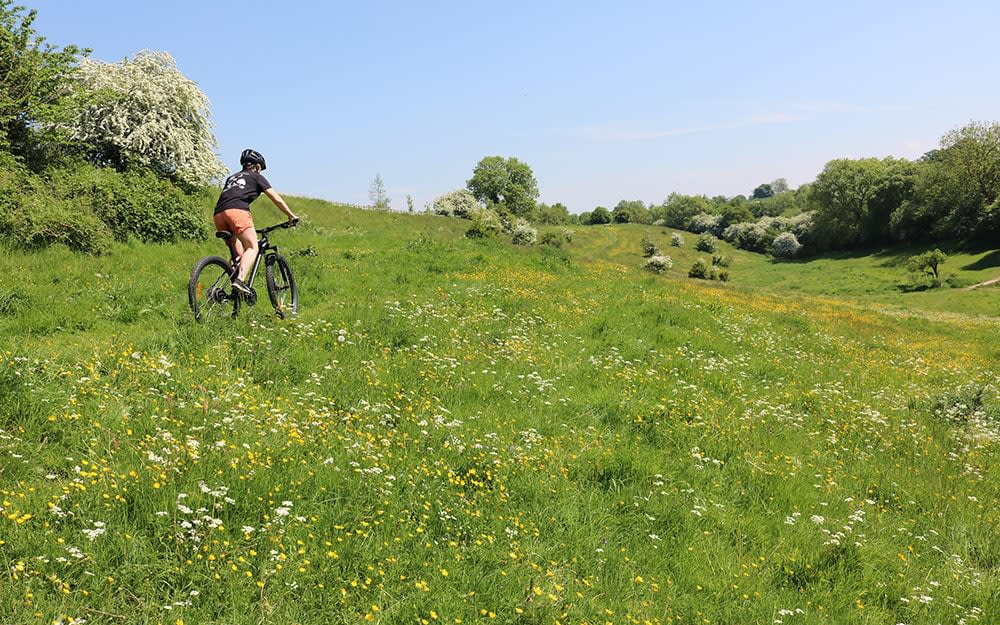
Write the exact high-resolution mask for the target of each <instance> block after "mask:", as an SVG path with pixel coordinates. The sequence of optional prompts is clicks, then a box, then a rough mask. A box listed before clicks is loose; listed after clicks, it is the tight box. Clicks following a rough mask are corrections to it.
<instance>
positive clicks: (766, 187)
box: [751, 182, 774, 200]
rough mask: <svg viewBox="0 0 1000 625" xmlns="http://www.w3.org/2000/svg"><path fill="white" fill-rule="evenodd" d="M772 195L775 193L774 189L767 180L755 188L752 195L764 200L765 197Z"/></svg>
mask: <svg viewBox="0 0 1000 625" xmlns="http://www.w3.org/2000/svg"><path fill="white" fill-rule="evenodd" d="M772 195H774V189H773V188H772V187H771V185H770V184H768V183H766V182H765V183H764V184H762V185H759V186H758V187H757V188H756V189H754V190H753V194H752V195H751V197H753V199H755V200H763V199H765V198H769V197H771V196H772Z"/></svg>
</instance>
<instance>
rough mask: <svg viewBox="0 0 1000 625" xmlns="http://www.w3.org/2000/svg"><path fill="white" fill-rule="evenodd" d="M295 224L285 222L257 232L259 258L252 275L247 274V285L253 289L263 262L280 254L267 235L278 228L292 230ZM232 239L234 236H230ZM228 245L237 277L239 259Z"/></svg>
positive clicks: (256, 259) (251, 269) (252, 269)
mask: <svg viewBox="0 0 1000 625" xmlns="http://www.w3.org/2000/svg"><path fill="white" fill-rule="evenodd" d="M293 225H294V224H293V223H291V222H287V221H286V222H284V223H280V224H275V225H273V226H268V227H267V228H261V229H260V230H258V231H257V258H255V259H254V261H253V267H251V268H250V273H248V274H247V280H246V284H247V286H249V287H250V288H253V283H254V281H255V280H256V279H257V272H258V271H259V270H260V262H261V260H266V259H265V256H270V255H272V254H276V253H277V252H278V246H277V245H272V244H271V242H270V241H269V240H268V238H267V234H268V233H269V232H271V231H272V230H277V229H278V228H291V227H292V226H293ZM229 236H230V238H231V237H232V236H233V235H229ZM226 245H227V246H228V247H229V256H230V263H231V264H232V266H233V277H234V278H235V277H236V273H237V272H238V271H239V257H238V256H236V253H235V251H234V247H233V246H232V245H230V244H229V241H228V240H227V241H226Z"/></svg>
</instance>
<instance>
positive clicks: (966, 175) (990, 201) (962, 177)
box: [938, 122, 1000, 238]
mask: <svg viewBox="0 0 1000 625" xmlns="http://www.w3.org/2000/svg"><path fill="white" fill-rule="evenodd" d="M938 162H940V164H941V167H942V168H943V169H944V170H945V171H944V172H941V173H943V174H944V175H943V176H941V177H940V182H941V183H942V188H941V189H940V193H941V195H942V196H943V197H941V198H940V199H941V200H943V201H944V202H946V203H947V204H950V205H951V207H952V208H951V210H950V211H949V213H948V216H947V221H948V227H949V229H950V230H951V231H952V232H953V233H954V234H955V235H957V236H958V237H961V238H975V237H981V236H988V235H996V234H1000V228H998V227H1000V219H998V218H1000V123H992V124H986V123H982V122H973V123H971V124H968V125H966V126H963V127H961V128H959V129H957V130H953V131H951V132H949V133H947V134H946V135H945V136H944V137H943V138H942V139H941V150H940V154H939V158H938Z"/></svg>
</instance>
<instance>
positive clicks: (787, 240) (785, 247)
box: [771, 232, 802, 258]
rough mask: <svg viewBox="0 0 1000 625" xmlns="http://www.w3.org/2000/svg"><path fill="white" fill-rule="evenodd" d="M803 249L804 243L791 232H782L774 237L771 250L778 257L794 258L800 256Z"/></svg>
mask: <svg viewBox="0 0 1000 625" xmlns="http://www.w3.org/2000/svg"><path fill="white" fill-rule="evenodd" d="M801 249H802V244H801V243H799V240H798V238H797V237H796V236H795V235H794V234H792V233H791V232H782V233H781V234H779V235H778V236H776V237H775V238H774V243H772V244H771V251H772V252H773V253H774V255H775V256H777V257H778V258H794V257H795V256H798V254H799V250H801Z"/></svg>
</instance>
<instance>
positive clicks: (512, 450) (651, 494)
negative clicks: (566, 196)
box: [0, 200, 1000, 623]
mask: <svg viewBox="0 0 1000 625" xmlns="http://www.w3.org/2000/svg"><path fill="white" fill-rule="evenodd" d="M295 206H296V210H297V212H299V213H300V214H303V215H305V216H307V217H308V221H309V223H307V224H306V225H304V226H303V227H302V228H300V229H299V230H298V231H294V232H284V231H282V232H279V233H278V234H277V236H276V238H275V240H276V241H277V242H278V244H279V246H280V247H281V248H282V250H283V252H286V253H287V254H288V255H289V257H290V260H291V261H292V266H293V268H294V269H296V272H297V277H298V279H299V283H300V288H301V291H302V307H303V308H302V314H301V315H300V317H299V318H298V319H297V320H295V321H294V322H291V323H287V322H279V321H277V320H275V319H273V318H271V316H270V315H268V314H267V310H266V308H265V307H263V306H261V307H258V308H256V309H252V310H250V311H248V313H247V314H245V315H243V316H242V317H241V318H240V319H239V320H237V321H236V322H235V323H232V324H222V325H215V326H211V327H208V326H203V325H197V324H195V323H193V322H192V321H191V319H190V318H189V315H187V314H186V310H185V309H186V302H185V296H184V285H185V283H186V276H187V272H188V271H189V268H190V266H191V264H192V263H193V261H194V259H196V258H197V257H198V256H200V255H203V254H206V253H212V252H217V249H218V244H217V243H215V242H206V243H204V244H184V245H178V246H171V247H160V246H156V247H137V246H130V247H127V246H122V247H119V248H116V249H115V250H114V251H113V253H112V254H110V255H109V256H106V257H101V258H96V259H91V258H80V257H77V256H73V255H71V254H69V253H67V252H65V251H60V250H48V251H45V252H42V253H37V254H20V253H17V254H5V255H4V256H3V257H2V258H0V275H2V276H3V279H2V281H0V352H2V354H0V360H2V361H3V362H2V367H0V447H2V448H3V452H4V453H3V454H2V455H0V476H2V480H0V506H2V507H3V511H2V515H0V516H2V518H0V559H2V560H3V562H4V564H5V566H6V569H7V570H8V571H9V572H10V573H9V575H10V583H7V584H4V585H0V614H9V615H11V616H10V617H8V620H10V621H11V622H33V621H41V622H52V621H53V620H56V619H60V618H63V617H65V618H64V619H63V620H64V622H66V619H68V618H76V619H81V618H86V619H87V620H88V622H91V623H93V622H102V623H103V622H107V623H120V622H129V623H131V622H134V623H147V622H148V623H157V622H162V623H174V622H175V621H177V620H182V621H183V622H187V623H244V622H245V623H258V622H273V623H296V622H297V623H320V622H323V623H325V622H356V621H358V620H364V619H367V620H371V621H383V622H388V623H418V622H424V621H426V622H428V623H430V622H444V621H447V622H453V623H454V622H462V623H471V622H479V621H482V622H491V621H493V622H507V623H514V622H524V623H554V622H557V621H558V622H561V623H604V622H611V623H631V622H643V621H646V620H648V621H649V622H653V623H677V622H690V623H730V622H773V621H775V620H780V621H783V622H785V623H871V622H891V623H896V622H906V623H925V622H926V623H936V622H958V621H959V620H960V619H965V621H966V622H974V619H975V618H980V619H982V618H988V617H989V616H991V615H995V614H998V613H1000V600H998V599H997V597H998V596H1000V574H998V570H1000V569H998V567H1000V535H998V524H1000V518H998V515H997V510H1000V505H998V504H1000V480H998V476H997V473H996V469H995V468H994V465H995V464H996V462H995V460H996V453H997V452H996V444H995V442H994V441H995V438H994V437H993V432H992V430H990V429H989V428H986V429H984V428H983V427H981V426H982V424H981V423H979V421H981V420H982V419H981V418H982V417H983V415H984V414H985V415H986V416H987V417H992V418H994V419H995V418H996V417H997V410H998V407H997V405H996V395H995V389H991V388H990V387H989V386H988V383H990V382H991V381H992V380H995V379H996V374H997V361H998V356H1000V354H998V353H997V348H996V347H995V334H996V329H997V321H996V319H995V318H993V319H991V318H984V317H982V316H981V315H980V316H971V315H967V314H965V312H967V311H972V312H977V313H984V312H986V311H988V310H989V307H990V306H991V305H992V303H993V301H994V300H995V296H996V290H995V289H983V290H979V291H974V292H968V294H964V292H963V293H960V292H958V291H954V290H947V291H941V292H940V293H943V294H945V295H946V296H957V297H961V298H965V299H961V300H957V299H955V297H945V296H944V295H941V294H940V293H913V294H906V295H902V294H900V293H898V292H892V291H890V290H885V289H878V288H876V287H877V286H878V285H879V284H884V285H891V284H894V281H897V280H898V277H897V273H898V271H897V270H896V269H894V268H892V267H891V264H886V263H885V262H884V261H877V262H874V263H873V262H872V261H871V260H865V259H845V260H840V261H836V264H833V263H831V261H812V262H811V263H796V264H771V263H768V262H767V261H766V260H764V259H762V258H760V257H757V256H754V255H751V254H745V253H743V252H739V251H732V250H728V249H727V251H726V253H728V254H731V255H732V256H734V257H735V262H734V264H733V267H732V272H733V280H734V281H733V283H732V284H729V285H719V284H709V283H701V282H697V281H691V280H688V279H687V278H685V277H683V276H684V275H685V274H686V269H687V267H689V266H690V264H691V262H693V259H694V258H695V256H696V254H695V253H694V252H693V250H691V249H690V248H691V245H692V244H693V240H694V237H693V236H690V235H688V236H687V239H688V242H687V247H685V248H681V249H676V248H670V247H669V234H667V233H666V232H665V231H662V230H659V229H652V228H644V227H640V226H623V227H613V228H584V229H579V230H577V236H576V239H575V241H574V243H573V244H572V245H571V246H569V248H568V250H566V251H554V250H547V249H520V248H510V247H509V246H507V245H504V244H502V243H497V242H477V241H468V240H464V239H462V238H461V233H462V232H463V231H464V227H465V224H464V223H463V222H459V221H455V220H450V219H444V218H436V217H430V216H422V215H418V216H412V215H399V214H386V213H372V212H363V211H357V210H354V209H348V208H344V207H336V206H331V205H328V204H325V203H321V202H317V201H305V200H300V201H298V202H296V204H295ZM260 213H261V214H266V209H263V210H261V211H260ZM258 220H259V221H261V222H262V223H263V222H265V221H266V219H265V218H264V217H261V216H258ZM643 234H650V235H652V236H654V237H662V242H661V247H662V248H663V250H664V251H665V252H666V253H668V254H671V255H672V256H673V257H674V260H675V265H674V269H672V270H671V271H670V272H668V273H667V275H666V276H663V277H656V276H651V275H647V274H644V273H643V272H641V271H640V270H639V269H638V266H639V264H640V262H641V258H640V256H639V251H640V246H639V240H640V239H641V237H642V235H643ZM961 262H965V261H961ZM814 263H815V264H814ZM967 264H968V263H967ZM981 264H986V265H989V262H986V263H981ZM956 266H958V263H956ZM969 271H980V272H984V273H985V274H987V276H988V274H989V273H990V271H991V268H990V267H985V268H982V269H978V270H969ZM803 272H806V274H805V275H810V274H813V273H815V276H816V277H815V278H813V277H809V278H807V279H801V280H796V279H795V276H796V275H803ZM851 272H856V273H857V274H858V275H861V276H863V277H861V278H857V279H855V280H853V281H852V284H851V285H845V284H844V283H842V282H841V283H837V282H836V281H835V280H833V278H835V277H837V276H843V275H845V274H846V275H850V273H851ZM824 278H825V279H824ZM796 286H797V287H798V288H795V287H796ZM765 287H766V288H765ZM866 290H867V291H870V292H864V291H866ZM782 291H796V292H797V294H796V295H794V296H789V295H787V294H784V293H782ZM847 296H853V299H848V298H847ZM872 304H878V305H881V306H891V307H892V311H893V312H894V314H891V315H888V314H883V313H880V312H869V311H866V310H865V308H866V307H869V306H871V305H872ZM900 311H903V313H901V312H900ZM908 311H913V312H915V314H911V312H908ZM941 311H944V312H949V313H951V314H949V315H940V314H927V313H938V312H941ZM953 400H954V401H953ZM975 400H978V401H979V402H980V403H979V406H978V407H979V408H980V413H981V414H977V413H976V407H977V406H975V405H973V404H974V401H975ZM936 409H937V410H936ZM944 412H947V414H948V415H949V416H950V417H951V419H950V420H949V419H946V418H944V414H943V413H944ZM99 523H100V524H102V525H99ZM101 530H103V531H101ZM91 537H93V538H91ZM11 619H12V620H11Z"/></svg>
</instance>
